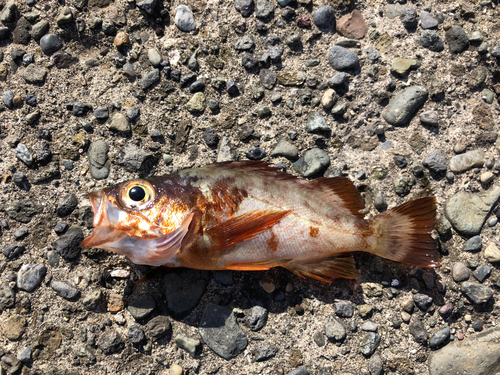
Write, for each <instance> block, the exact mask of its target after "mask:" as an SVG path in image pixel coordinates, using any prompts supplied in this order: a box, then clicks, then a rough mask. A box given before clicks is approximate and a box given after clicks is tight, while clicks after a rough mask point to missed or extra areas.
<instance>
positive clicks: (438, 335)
mask: <svg viewBox="0 0 500 375" xmlns="http://www.w3.org/2000/svg"><path fill="white" fill-rule="evenodd" d="M450 334H451V331H450V327H444V328H442V329H440V330H439V331H436V332H434V334H433V335H432V336H431V339H430V340H429V346H430V348H431V349H439V348H440V347H441V346H442V345H443V343H444V342H445V341H446V340H448V339H449V338H450Z"/></svg>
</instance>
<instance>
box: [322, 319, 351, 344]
mask: <svg viewBox="0 0 500 375" xmlns="http://www.w3.org/2000/svg"><path fill="white" fill-rule="evenodd" d="M325 335H326V337H328V339H329V340H330V341H333V342H339V341H340V342H341V341H344V339H345V338H346V335H347V334H346V330H345V327H344V325H343V324H342V323H341V322H340V321H339V320H337V319H335V318H334V317H333V316H331V317H330V320H329V321H328V323H326V324H325Z"/></svg>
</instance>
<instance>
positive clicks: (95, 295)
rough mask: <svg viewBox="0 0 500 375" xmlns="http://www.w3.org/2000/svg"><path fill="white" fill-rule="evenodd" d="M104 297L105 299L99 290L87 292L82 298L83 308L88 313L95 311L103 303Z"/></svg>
mask: <svg viewBox="0 0 500 375" xmlns="http://www.w3.org/2000/svg"><path fill="white" fill-rule="evenodd" d="M102 297H103V295H102V292H101V290H99V289H98V290H94V291H91V292H87V293H86V294H85V295H84V296H83V298H82V304H83V307H84V308H85V310H88V311H93V310H95V309H97V307H98V306H99V304H100V303H101V301H102Z"/></svg>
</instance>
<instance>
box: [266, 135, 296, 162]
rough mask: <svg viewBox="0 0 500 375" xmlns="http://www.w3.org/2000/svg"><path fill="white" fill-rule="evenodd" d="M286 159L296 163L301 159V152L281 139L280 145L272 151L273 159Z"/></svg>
mask: <svg viewBox="0 0 500 375" xmlns="http://www.w3.org/2000/svg"><path fill="white" fill-rule="evenodd" d="M279 156H282V157H285V158H287V159H288V160H291V161H295V160H297V158H298V157H299V150H298V148H297V147H295V145H293V144H292V143H290V142H288V141H287V140H285V139H280V140H279V141H278V144H277V145H276V146H275V147H274V149H273V151H271V157H279Z"/></svg>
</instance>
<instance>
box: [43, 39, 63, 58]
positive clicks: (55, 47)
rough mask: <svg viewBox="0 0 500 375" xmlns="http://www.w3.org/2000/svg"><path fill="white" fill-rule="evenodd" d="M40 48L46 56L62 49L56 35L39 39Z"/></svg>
mask: <svg viewBox="0 0 500 375" xmlns="http://www.w3.org/2000/svg"><path fill="white" fill-rule="evenodd" d="M40 48H41V49H42V51H43V53H45V54H46V55H51V54H53V53H54V52H57V51H59V50H60V49H61V48H62V44H61V42H60V41H59V38H58V36H57V35H56V34H46V35H44V36H42V38H41V39H40Z"/></svg>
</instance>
